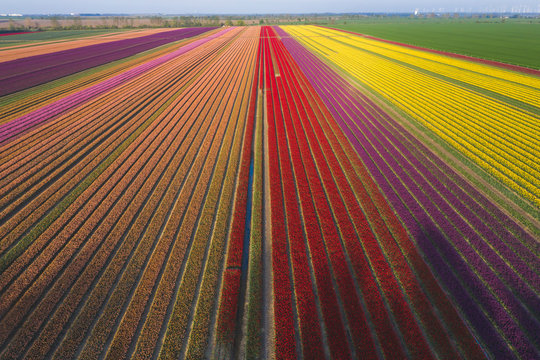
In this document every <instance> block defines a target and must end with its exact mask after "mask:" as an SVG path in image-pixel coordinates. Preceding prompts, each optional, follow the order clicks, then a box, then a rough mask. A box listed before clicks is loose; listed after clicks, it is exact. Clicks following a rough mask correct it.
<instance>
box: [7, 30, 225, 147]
mask: <svg viewBox="0 0 540 360" xmlns="http://www.w3.org/2000/svg"><path fill="white" fill-rule="evenodd" d="M230 29H232V28H227V29H224V30H222V31H220V32H218V33H216V34H213V35H211V36H207V37H205V38H203V39H199V40H196V41H194V42H192V43H190V44H188V45H185V46H182V47H181V48H179V49H177V50H175V51H173V52H170V53H168V54H166V55H163V56H161V57H159V58H157V59H154V60H151V61H149V62H147V63H144V64H141V65H139V66H137V67H135V68H133V69H130V70H128V71H126V72H124V73H121V74H119V75H116V76H114V77H112V78H109V79H107V80H105V81H103V82H100V83H98V84H96V85H93V86H91V87H88V88H86V89H83V90H81V91H78V92H76V93H74V94H71V95H68V96H66V97H64V98H62V99H60V100H58V101H55V102H53V103H51V104H49V105H46V106H44V107H42V108H39V109H37V110H35V111H32V112H31V113H28V114H26V115H23V116H21V117H19V118H17V119H14V120H12V121H10V122H8V123H5V124H2V125H0V145H2V144H5V143H6V142H9V141H10V140H12V139H14V138H16V137H17V136H19V135H20V134H22V133H24V132H25V131H28V130H29V129H32V128H34V127H36V126H39V125H41V124H43V123H44V122H46V121H51V120H52V119H54V118H55V117H57V116H59V115H61V114H63V113H64V112H66V111H68V110H69V109H72V108H74V107H75V106H78V105H80V104H82V103H84V102H86V101H88V100H90V99H92V98H94V97H96V96H98V95H100V94H103V93H104V92H106V91H109V90H111V89H113V88H115V87H117V86H119V85H121V84H123V83H125V82H127V81H129V80H131V79H133V78H135V77H137V76H139V75H141V74H143V73H145V72H147V71H149V70H151V69H153V68H155V67H157V66H159V65H161V64H163V63H165V62H167V61H169V60H171V59H174V58H176V57H178V56H180V55H182V54H184V53H186V52H188V51H190V50H192V49H194V48H196V47H198V46H200V45H202V44H204V43H206V42H208V41H210V40H212V39H214V38H216V37H218V36H220V35H222V34H225V33H227V32H228V31H230ZM196 30H199V29H196Z"/></svg>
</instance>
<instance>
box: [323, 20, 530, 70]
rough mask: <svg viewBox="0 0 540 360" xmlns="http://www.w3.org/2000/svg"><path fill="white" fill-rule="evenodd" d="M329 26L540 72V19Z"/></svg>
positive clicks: (388, 22) (385, 22)
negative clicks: (539, 70) (520, 66)
mask: <svg viewBox="0 0 540 360" xmlns="http://www.w3.org/2000/svg"><path fill="white" fill-rule="evenodd" d="M328 26H330V27H334V28H339V29H343V30H349V31H354V32H358V33H362V34H367V35H371V36H375V37H380V38H383V39H387V40H393V41H399V42H403V43H407V44H412V45H417V46H423V47H426V48H430V49H436V50H442V51H449V52H454V53H458V54H464V55H470V56H475V57H479V58H484V59H489V60H496V61H502V62H505V63H509V64H515V65H522V66H526V67H530V68H535V69H540V20H539V19H531V20H529V19H505V21H502V20H501V19H497V20H496V21H495V20H488V19H477V20H476V19H405V18H404V19H388V18H386V19H366V20H359V21H346V24H343V22H341V21H339V22H337V23H336V24H329V25H328Z"/></svg>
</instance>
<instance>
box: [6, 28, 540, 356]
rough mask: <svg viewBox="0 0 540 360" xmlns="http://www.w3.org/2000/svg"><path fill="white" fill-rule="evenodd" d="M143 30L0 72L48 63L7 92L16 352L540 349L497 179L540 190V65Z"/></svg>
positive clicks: (534, 260) (243, 33)
mask: <svg viewBox="0 0 540 360" xmlns="http://www.w3.org/2000/svg"><path fill="white" fill-rule="evenodd" d="M144 33H145V34H146V35H147V34H148V33H151V35H149V36H137V35H136V34H134V33H131V32H129V33H125V34H116V35H113V37H112V38H111V39H115V40H114V41H109V42H107V43H101V41H107V40H105V39H106V37H101V36H97V37H95V38H87V39H76V40H73V41H65V42H58V43H56V45H57V46H56V47H55V44H54V43H51V44H46V45H43V46H40V45H37V46H36V51H37V52H41V54H40V55H38V56H34V57H28V58H26V59H18V60H14V61H11V62H9V61H8V62H3V63H1V64H0V78H2V75H1V74H7V72H8V70H9V69H11V70H12V74H13V76H15V77H17V76H20V79H25V77H27V76H30V75H29V74H32V71H31V70H29V68H28V67H27V66H28V64H30V65H31V64H34V65H35V66H34V67H35V69H34V70H35V71H36V72H37V73H40V72H41V73H42V74H43V76H45V77H47V76H52V78H51V79H53V78H54V79H56V78H57V80H54V81H50V82H46V83H45V84H43V85H40V86H36V87H34V88H32V89H27V90H25V91H20V92H16V93H13V94H11V95H8V96H5V97H2V98H0V104H6V107H5V108H4V109H3V110H2V111H3V112H2V114H6V119H5V120H4V121H2V120H0V357H1V358H53V359H65V358H107V359H123V358H137V359H139V358H141V359H155V358H161V359H169V358H263V357H276V358H283V359H284V358H287V359H289V358H298V357H299V358H340V359H341V358H343V359H347V358H360V357H361V358H368V359H372V358H373V359H374V358H421V359H431V358H449V359H454V358H475V359H482V358H486V357H496V356H504V357H505V358H536V357H538V356H540V343H538V339H537V336H536V334H537V333H540V316H539V315H538V312H537V309H538V308H540V296H539V294H540V265H539V264H540V263H539V262H538V254H539V246H538V242H537V239H536V238H535V237H534V236H535V235H534V234H531V233H530V232H529V231H530V229H531V228H530V227H529V228H524V227H523V225H522V224H521V223H519V222H517V221H515V220H514V218H512V217H511V216H509V215H508V214H507V213H506V212H505V211H503V210H501V208H500V207H499V206H501V204H500V203H494V202H493V201H494V200H493V197H492V196H491V195H492V193H487V194H488V195H486V193H485V192H484V191H483V190H484V189H486V188H487V189H492V187H491V186H492V185H491V182H495V181H499V180H495V178H496V177H497V176H499V175H501V176H503V175H504V176H503V177H504V179H506V180H504V179H503V178H500V181H501V182H500V183H498V184H499V185H498V186H499V187H495V186H493V189H496V190H497V189H500V186H505V185H502V184H503V182H505V183H506V186H507V188H510V187H512V188H514V189H515V191H516V193H515V194H514V195H515V197H518V195H517V193H520V194H521V195H519V196H522V203H518V202H516V203H515V204H513V205H512V206H514V207H516V208H518V210H521V211H522V212H523V211H526V210H524V209H525V208H520V206H522V205H520V204H523V203H530V205H531V206H532V205H534V204H535V200H534V196H536V195H535V194H536V193H535V191H536V190H535V189H536V186H537V185H538V181H539V180H538V175H539V173H540V168H539V167H538V164H537V163H538V162H537V161H535V160H536V157H537V156H538V149H537V147H536V143H537V142H538V140H539V139H538V135H537V133H536V132H535V130H536V128H537V125H538V124H537V123H536V121H535V116H536V115H535V111H536V110H535V108H536V106H537V104H536V101H537V100H536V97H535V95H536V92H537V91H538V88H539V87H538V81H537V79H536V78H533V77H530V76H529V75H526V74H523V73H512V72H509V71H507V70H504V69H501V68H498V69H495V68H492V67H489V66H487V65H485V64H481V63H478V62H476V63H469V62H465V61H463V60H461V59H456V58H450V57H448V58H447V57H443V56H441V55H440V54H434V53H423V52H421V51H419V50H417V49H412V48H411V47H399V46H397V45H396V44H391V43H389V42H379V41H376V39H372V38H369V37H357V36H355V35H351V34H346V33H344V32H339V31H335V30H330V29H325V28H323V27H312V26H309V27H306V26H282V27H278V26H273V27H272V26H263V27H255V26H253V27H243V28H241V27H226V28H222V29H214V30H209V29H207V28H205V29H181V30H174V31H172V32H171V31H165V30H156V31H154V30H152V31H150V32H144ZM139 35H141V34H139ZM122 36H126V38H125V40H118V39H120V38H122ZM145 39H146V40H145ZM178 39H183V40H182V42H180V43H176V40H178ZM160 41H164V43H163V44H166V45H163V46H161V47H159V48H156V49H155V51H152V52H145V53H140V52H141V51H143V50H144V49H146V46H150V45H151V44H153V45H152V46H154V45H156V44H157V45H159V44H158V43H160ZM92 43H93V44H94V45H90V46H86V47H81V46H80V45H81V44H92ZM114 44H116V46H118V47H117V49H116V50H115V49H113V47H114ZM176 44H178V45H176ZM157 45H156V46H157ZM54 49H57V50H61V49H62V51H54ZM89 49H94V50H92V51H94V52H95V51H97V50H99V49H101V50H103V53H104V54H105V53H106V54H108V55H106V56H103V57H104V58H108V56H109V55H110V56H113V57H114V56H116V55H114V54H117V52H118V54H120V53H121V54H124V55H122V56H130V55H129V54H128V55H125V54H127V53H126V51H128V52H129V51H133V52H134V53H133V54H135V55H134V56H132V57H130V58H122V60H118V61H116V62H112V63H108V64H105V65H99V64H98V65H99V66H96V64H94V65H92V64H93V63H92V61H94V60H95V59H96V58H97V56H94V55H95V53H94V54H90V53H89V51H90V50H89ZM96 49H97V50H96ZM15 50H16V49H12V50H8V51H14V54H15V53H16V51H15ZM130 54H131V53H130ZM72 56H75V60H74V62H72V61H71V60H69V58H70V57H72ZM36 59H41V60H42V64H41V65H39V66H38V65H37V64H36V63H35V61H37V60H36ZM359 59H361V61H360V60H359ZM107 61H108V60H107ZM33 62H34V63H33ZM79 63H81V64H86V65H84V66H90V68H89V69H88V70H85V71H82V72H80V73H76V74H72V75H69V76H64V75H65V74H64V72H65V71H67V70H66V69H69V68H71V67H73V66H72V65H76V64H79ZM2 64H7V65H6V67H3V65H2ZM25 64H26V65H25ZM100 64H101V63H100ZM76 66H79V65H76ZM76 66H75V67H76ZM81 66H82V65H81ZM40 76H41V75H40ZM40 76H38V77H37V78H39V77H40ZM396 76H397V77H399V81H396V80H395V77H396ZM8 78H9V75H6V77H5V79H4V80H5V81H7V79H8ZM44 79H45V78H44ZM4 80H0V82H2V81H4ZM44 81H48V80H46V79H45V80H44ZM14 83H15V84H16V82H14ZM419 86H421V87H422V88H420V87H419ZM505 88H506V89H507V91H505ZM450 92H451V94H450ZM441 144H443V145H441ZM444 144H445V145H444ZM450 146H452V147H453V148H454V150H447V149H449V147H450ZM456 153H459V154H461V155H460V156H456V155H455V154H456ZM448 159H450V160H451V161H448ZM473 162H476V163H478V164H479V165H480V166H484V168H485V169H488V170H489V171H491V172H492V173H493V174H494V176H493V177H491V176H490V175H489V174H487V173H486V172H484V171H483V170H480V168H479V167H477V166H476V165H474V164H473ZM480 172H481V174H483V175H479V174H480ZM467 174H474V176H476V177H478V178H480V179H482V180H483V181H485V182H486V185H485V187H484V188H482V189H481V190H479V189H477V188H475V186H474V185H472V183H470V182H469V180H468V179H469V178H468V177H465V176H464V175H467ZM512 184H513V185H512ZM507 188H505V189H507ZM520 189H521V190H520ZM494 191H495V190H494ZM497 191H498V190H497ZM508 191H513V190H508ZM506 194H507V193H504V194H502V195H501V198H505V196H507V195H506ZM514 199H515V198H514ZM505 209H506V208H505ZM518 210H516V211H518ZM518 212H519V211H518ZM513 214H514V213H512V215H513ZM525 216H527V217H528V218H534V216H535V214H525ZM535 223H536V222H535V220H534V219H532V220H530V222H529V223H528V225H529V226H532V225H534V224H535ZM537 230H538V229H537ZM538 231H540V230H538ZM533 233H534V231H533ZM536 233H537V232H536Z"/></svg>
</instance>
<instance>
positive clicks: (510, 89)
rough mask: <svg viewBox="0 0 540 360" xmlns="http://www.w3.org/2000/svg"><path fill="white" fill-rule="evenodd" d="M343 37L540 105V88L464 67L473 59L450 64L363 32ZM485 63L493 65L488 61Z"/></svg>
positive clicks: (437, 57) (422, 67)
mask: <svg viewBox="0 0 540 360" xmlns="http://www.w3.org/2000/svg"><path fill="white" fill-rule="evenodd" d="M342 41H343V42H344V43H346V44H349V45H351V46H354V47H358V48H361V49H362V50H366V51H370V52H373V53H375V54H378V55H382V56H386V57H389V58H392V59H394V60H397V61H400V62H403V63H406V64H410V65H412V66H416V67H419V68H421V69H425V70H428V71H431V72H433V73H435V74H439V75H443V76H446V77H448V78H452V79H455V80H459V81H462V82H465V83H469V84H472V85H475V86H478V87H480V88H483V89H486V90H490V91H493V92H496V93H499V94H502V95H505V96H508V97H510V98H512V99H515V100H519V101H522V102H524V103H527V104H530V105H533V106H536V107H540V90H539V89H537V88H532V87H530V86H524V85H522V84H519V83H516V82H514V81H511V80H510V81H509V80H506V79H501V78H497V77H494V76H491V75H490V74H489V71H486V74H484V73H477V72H475V71H474V70H471V69H469V68H465V67H464V66H466V65H468V63H469V62H466V61H463V60H458V61H461V63H460V64H453V65H449V64H445V63H443V62H441V61H439V60H442V59H450V58H449V57H444V56H442V55H434V54H431V53H428V52H423V51H419V50H415V49H409V48H406V47H399V46H397V45H392V44H387V43H383V42H376V41H374V40H370V39H365V38H362V37H359V36H355V37H346V38H344V39H343V40H342ZM379 44H380V45H379ZM424 54H426V55H433V56H429V57H428V56H424ZM483 67H484V68H489V67H488V66H485V65H484V66H483ZM491 68H493V67H491ZM508 73H510V72H508ZM539 82H540V81H539Z"/></svg>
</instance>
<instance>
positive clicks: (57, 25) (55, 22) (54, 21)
mask: <svg viewBox="0 0 540 360" xmlns="http://www.w3.org/2000/svg"><path fill="white" fill-rule="evenodd" d="M51 26H52V28H53V29H54V30H62V25H60V21H58V17H56V16H53V17H52V18H51Z"/></svg>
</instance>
